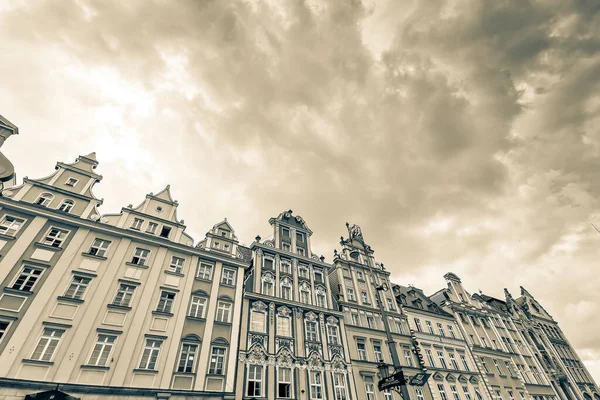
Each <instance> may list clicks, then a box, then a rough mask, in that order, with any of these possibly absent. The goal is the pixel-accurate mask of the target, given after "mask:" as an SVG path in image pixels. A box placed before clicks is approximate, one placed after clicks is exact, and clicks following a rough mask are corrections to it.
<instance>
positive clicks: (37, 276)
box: [10, 264, 45, 293]
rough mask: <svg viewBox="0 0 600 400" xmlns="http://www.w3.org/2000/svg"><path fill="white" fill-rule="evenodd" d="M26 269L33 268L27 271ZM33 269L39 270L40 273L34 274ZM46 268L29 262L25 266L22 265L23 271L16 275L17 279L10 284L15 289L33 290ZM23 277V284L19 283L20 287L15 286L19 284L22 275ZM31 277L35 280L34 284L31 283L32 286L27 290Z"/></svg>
mask: <svg viewBox="0 0 600 400" xmlns="http://www.w3.org/2000/svg"><path fill="white" fill-rule="evenodd" d="M25 269H29V270H31V271H30V272H26V271H25ZM33 271H39V274H34V273H32V272H33ZM44 271H45V270H44V268H40V267H34V266H33V265H29V264H23V266H21V271H20V272H19V274H18V275H17V276H16V277H15V279H14V280H13V282H12V283H11V285H10V288H11V289H15V290H21V291H24V292H28V293H29V292H31V291H32V290H33V288H35V286H36V285H37V283H38V282H39V281H40V278H41V277H42V275H44ZM22 276H23V277H24V278H23V282H21V284H20V285H19V287H15V286H16V285H17V281H19V279H21V277H22ZM31 279H34V280H33V284H31V286H30V287H29V289H28V290H25V287H26V286H27V284H28V283H29V282H30V281H31Z"/></svg>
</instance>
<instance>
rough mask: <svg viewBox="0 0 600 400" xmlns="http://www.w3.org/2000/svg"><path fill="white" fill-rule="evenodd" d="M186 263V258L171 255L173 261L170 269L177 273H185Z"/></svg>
mask: <svg viewBox="0 0 600 400" xmlns="http://www.w3.org/2000/svg"><path fill="white" fill-rule="evenodd" d="M184 265H185V258H183V257H177V256H171V263H170V264H169V271H171V272H174V273H176V274H183V267H184Z"/></svg>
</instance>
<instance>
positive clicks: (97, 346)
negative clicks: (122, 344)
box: [87, 333, 118, 367]
mask: <svg viewBox="0 0 600 400" xmlns="http://www.w3.org/2000/svg"><path fill="white" fill-rule="evenodd" d="M117 338H118V336H117V335H110V334H107V333H99V334H98V335H97V336H96V341H95V342H94V346H93V347H92V351H91V352H90V355H89V357H88V362H87V365H96V366H101V367H105V366H106V364H108V362H109V360H110V356H111V354H112V352H113V349H114V348H115V344H116V343H117ZM102 339H104V340H102ZM110 339H112V341H111V340H110ZM103 354H104V356H103ZM102 361H104V362H102Z"/></svg>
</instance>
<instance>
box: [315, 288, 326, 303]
mask: <svg viewBox="0 0 600 400" xmlns="http://www.w3.org/2000/svg"><path fill="white" fill-rule="evenodd" d="M326 293H327V290H326V289H325V288H324V287H322V286H317V294H316V302H317V307H323V308H327V296H326Z"/></svg>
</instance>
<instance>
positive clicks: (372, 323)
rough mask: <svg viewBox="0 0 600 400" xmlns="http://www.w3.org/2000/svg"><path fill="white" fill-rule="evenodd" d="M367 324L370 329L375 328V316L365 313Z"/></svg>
mask: <svg viewBox="0 0 600 400" xmlns="http://www.w3.org/2000/svg"><path fill="white" fill-rule="evenodd" d="M367 325H368V326H369V328H371V329H376V328H377V327H376V326H375V318H373V317H372V316H370V315H367Z"/></svg>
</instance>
